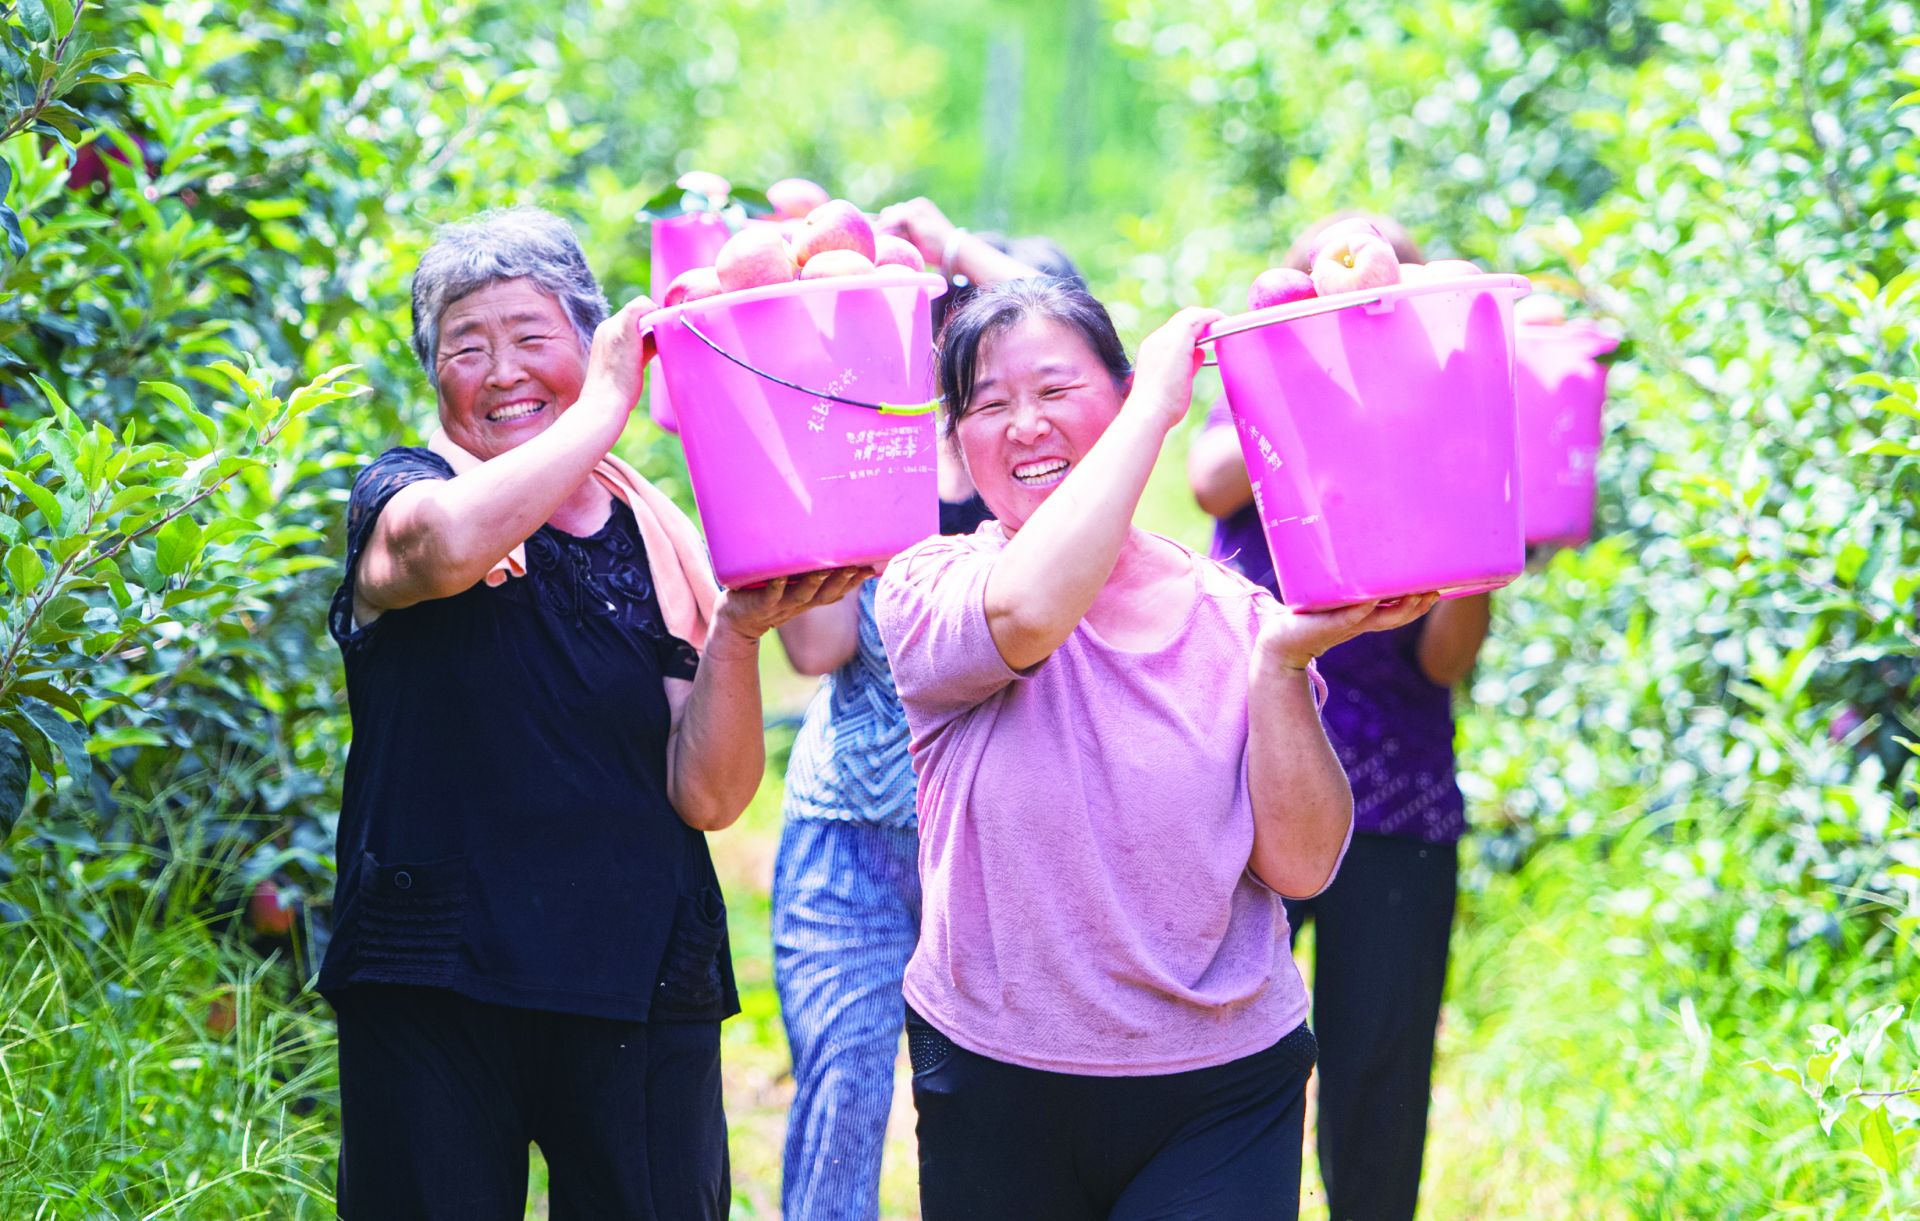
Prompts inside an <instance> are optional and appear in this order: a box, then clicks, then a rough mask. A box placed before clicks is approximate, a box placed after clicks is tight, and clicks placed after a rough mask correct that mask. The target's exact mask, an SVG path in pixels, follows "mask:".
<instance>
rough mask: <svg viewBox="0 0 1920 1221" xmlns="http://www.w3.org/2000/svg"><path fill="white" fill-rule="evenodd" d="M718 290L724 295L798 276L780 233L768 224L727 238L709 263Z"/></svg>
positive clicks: (789, 251)
mask: <svg viewBox="0 0 1920 1221" xmlns="http://www.w3.org/2000/svg"><path fill="white" fill-rule="evenodd" d="M713 270H714V272H715V274H716V275H718V276H719V279H720V287H721V288H722V289H724V290H725V291H727V292H730V293H732V292H739V291H740V290H741V289H743V288H759V287H760V286H761V285H763V284H786V283H788V282H790V281H791V280H792V279H793V277H794V276H795V275H796V274H797V273H798V271H799V269H798V268H797V267H795V266H794V261H793V251H791V250H789V249H788V248H787V240H786V239H785V238H783V237H781V236H780V230H779V229H777V228H775V227H773V226H771V225H748V226H747V227H746V228H745V229H742V230H741V231H740V232H738V233H736V234H734V235H733V236H732V237H730V238H728V239H727V243H726V245H724V246H722V247H720V253H719V254H718V255H717V256H715V258H714V260H713Z"/></svg>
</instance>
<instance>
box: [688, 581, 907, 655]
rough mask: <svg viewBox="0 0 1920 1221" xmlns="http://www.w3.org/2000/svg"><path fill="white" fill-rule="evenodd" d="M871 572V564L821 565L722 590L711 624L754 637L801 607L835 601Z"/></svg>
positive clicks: (746, 637) (745, 638)
mask: <svg viewBox="0 0 1920 1221" xmlns="http://www.w3.org/2000/svg"><path fill="white" fill-rule="evenodd" d="M872 575H873V569H871V568H824V569H821V570H820V571H818V572H803V573H801V574H800V575H798V576H793V577H778V578H776V579H774V580H772V581H769V582H767V583H766V584H765V585H762V586H760V587H759V588H757V589H728V590H722V591H721V593H720V602H719V604H718V605H717V606H716V607H715V608H714V626H715V627H716V628H718V627H725V628H729V629H731V630H732V632H733V633H734V634H735V635H736V636H739V637H740V638H742V639H744V640H748V641H754V640H758V639H760V637H762V636H764V635H766V634H767V633H768V632H771V631H772V630H773V629H774V628H777V627H779V626H780V625H781V624H783V623H785V622H786V621H787V620H789V619H791V618H793V617H794V616H795V615H797V614H799V613H800V612H801V611H804V610H811V609H812V608H813V607H816V606H827V605H830V604H832V603H834V602H838V601H839V600H840V599H842V598H844V597H846V596H847V595H848V594H849V593H851V592H852V591H854V590H856V589H858V588H860V582H862V581H864V580H866V579H867V578H868V577H870V576H872ZM708 647H709V648H711V647H712V646H711V644H709V646H708Z"/></svg>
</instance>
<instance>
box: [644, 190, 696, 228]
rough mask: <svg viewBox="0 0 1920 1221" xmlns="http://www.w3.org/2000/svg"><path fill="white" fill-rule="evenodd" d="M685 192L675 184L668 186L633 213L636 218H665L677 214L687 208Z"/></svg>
mask: <svg viewBox="0 0 1920 1221" xmlns="http://www.w3.org/2000/svg"><path fill="white" fill-rule="evenodd" d="M686 199H687V193H686V192H685V191H684V190H682V189H681V188H679V187H677V186H669V187H667V188H666V189H665V190H663V191H661V192H660V193H659V194H658V195H655V196H654V197H653V198H651V199H649V200H647V202H645V203H643V204H641V205H640V211H639V212H638V213H636V214H635V217H634V219H636V220H667V219H669V218H671V217H675V216H679V215H680V214H681V213H683V212H685V211H686V210H687V204H686Z"/></svg>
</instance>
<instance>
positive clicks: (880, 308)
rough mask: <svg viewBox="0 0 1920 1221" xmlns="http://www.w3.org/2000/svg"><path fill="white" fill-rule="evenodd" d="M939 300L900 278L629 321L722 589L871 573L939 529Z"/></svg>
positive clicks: (854, 280)
mask: <svg viewBox="0 0 1920 1221" xmlns="http://www.w3.org/2000/svg"><path fill="white" fill-rule="evenodd" d="M945 291H946V282H945V281H944V280H942V279H941V278H940V277H939V276H935V275H922V274H910V273H907V272H904V271H903V272H901V273H899V274H898V275H869V276H846V277H835V278H833V279H825V280H803V281H798V282H795V283H792V284H780V285H775V286H772V287H769V288H755V289H749V290H747V291H745V292H736V293H727V294H724V295H722V296H718V297H709V298H707V299H706V300H704V301H695V302H692V303H691V304H687V305H678V306H675V307H673V308H672V309H663V310H656V311H655V312H653V313H651V314H648V315H647V316H646V317H645V318H643V319H641V321H640V329H641V332H642V334H643V335H645V334H650V335H651V337H652V340H653V342H654V343H655V344H656V345H657V347H658V349H659V354H660V368H659V370H658V373H659V375H660V376H661V377H662V378H664V380H665V381H666V383H667V387H668V389H669V391H671V393H672V395H673V400H674V402H675V404H676V405H677V406H678V408H679V416H680V421H679V422H680V441H681V444H682V445H683V446H684V447H685V449H686V454H687V470H688V473H689V475H690V476H691V477H692V481H693V496H694V500H695V501H696V502H697V503H698V505H699V507H700V520H701V525H702V527H703V528H704V529H705V531H706V535H707V545H708V547H709V548H710V549H711V550H712V552H713V565H714V570H715V572H716V574H717V575H718V576H719V578H720V583H721V584H722V585H725V586H727V587H728V588H730V589H734V588H740V587H742V586H751V585H758V584H760V583H762V582H764V581H769V580H772V579H773V578H774V577H780V576H790V575H792V574H794V573H799V572H811V571H813V570H815V569H819V568H837V567H843V566H849V565H857V564H876V563H879V562H881V561H883V560H886V559H889V558H890V557H892V556H894V555H896V554H898V553H899V552H901V551H903V550H905V549H906V548H907V547H909V546H911V545H913V544H914V543H917V542H919V541H920V540H921V539H923V538H926V537H927V536H928V535H930V534H933V533H935V532H936V531H937V530H938V529H939V527H940V510H939V492H938V484H937V476H936V471H935V467H934V461H935V449H934V446H935V444H936V441H935V434H934V421H933V415H932V403H931V401H930V400H931V399H932V398H933V380H934V379H933V318H932V313H933V311H932V302H933V298H934V297H936V296H938V295H939V294H941V293H942V292H945ZM855 404H863V405H855Z"/></svg>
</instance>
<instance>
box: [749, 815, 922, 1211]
mask: <svg viewBox="0 0 1920 1221" xmlns="http://www.w3.org/2000/svg"><path fill="white" fill-rule="evenodd" d="M918 849H919V836H918V833H917V832H916V831H915V830H914V829H912V828H910V827H909V828H897V827H882V826H876V825H874V824H872V823H863V822H852V821H842V820H833V819H812V818H798V819H789V820H788V821H787V824H786V827H785V829H784V830H783V831H782V832H781V834H780V855H779V858H778V860H777V862H776V863H775V866H774V878H773V978H774V985H775V987H776V988H778V990H779V993H780V1013H781V1018H782V1020H783V1021H784V1022H785V1023H786V1028H787V1044H788V1046H789V1047H790V1048H791V1049H792V1053H793V1080H794V1087H795V1088H794V1098H793V1109H792V1110H791V1112H789V1114H788V1118H787V1144H786V1155H785V1168H784V1177H783V1180H782V1184H781V1193H780V1195H781V1207H782V1209H783V1211H784V1213H785V1215H786V1216H788V1217H790V1218H794V1219H795V1221H840V1219H843V1218H844V1219H858V1221H873V1218H876V1217H878V1216H879V1212H880V1152H881V1148H882V1146H883V1145H884V1143H885V1139H886V1131H887V1113H888V1111H889V1110H890V1109H891V1107H892V1103H893V1066H894V1060H895V1057H896V1056H897V1054H898V1051H899V1046H900V1034H901V1031H902V1029H903V1025H904V1022H905V1017H906V1002H905V1001H904V1000H902V999H901V995H900V980H901V977H902V976H904V975H905V974H906V969H907V960H908V959H909V958H911V957H912V956H913V947H914V943H915V942H916V941H917V940H918V939H919V935H920V875H919V871H918V865H917V853H918Z"/></svg>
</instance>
